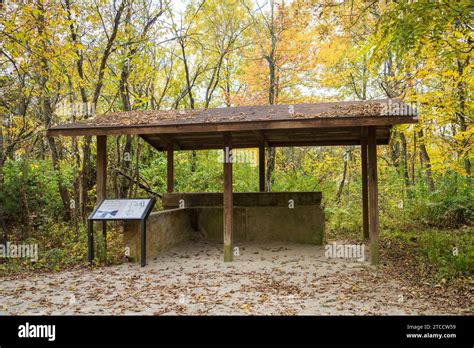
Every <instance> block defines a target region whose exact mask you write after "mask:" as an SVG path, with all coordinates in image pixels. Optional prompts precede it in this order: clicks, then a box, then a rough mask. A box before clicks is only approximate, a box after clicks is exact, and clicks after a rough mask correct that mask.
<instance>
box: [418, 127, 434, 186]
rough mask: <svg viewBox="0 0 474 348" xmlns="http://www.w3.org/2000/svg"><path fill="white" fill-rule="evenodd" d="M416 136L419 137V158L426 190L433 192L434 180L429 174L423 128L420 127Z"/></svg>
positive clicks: (429, 165)
mask: <svg viewBox="0 0 474 348" xmlns="http://www.w3.org/2000/svg"><path fill="white" fill-rule="evenodd" d="M418 138H419V139H420V143H419V148H420V160H421V162H422V163H421V166H422V167H424V171H425V180H426V185H427V186H428V190H429V191H430V192H434V190H435V185H434V181H433V176H432V174H431V158H430V156H429V154H428V151H427V150H426V146H425V142H424V135H423V130H421V129H420V130H419V131H418Z"/></svg>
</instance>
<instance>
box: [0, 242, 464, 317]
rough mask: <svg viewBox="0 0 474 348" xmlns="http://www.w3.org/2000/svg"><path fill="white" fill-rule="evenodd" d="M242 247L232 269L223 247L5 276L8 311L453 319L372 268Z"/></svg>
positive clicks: (308, 248) (262, 246) (289, 249)
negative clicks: (141, 260)
mask: <svg viewBox="0 0 474 348" xmlns="http://www.w3.org/2000/svg"><path fill="white" fill-rule="evenodd" d="M238 246H239V248H240V256H237V257H235V260H234V262H232V263H224V262H223V261H222V246H221V244H217V243H210V242H189V243H188V244H185V245H182V246H180V247H177V248H174V249H173V250H170V251H168V252H166V253H164V254H162V255H161V256H160V257H158V258H156V259H154V260H149V263H148V265H147V267H146V268H140V266H139V265H138V264H133V263H127V264H123V265H118V266H110V267H100V268H96V269H93V270H91V269H88V268H83V269H78V270H72V271H62V272H57V273H41V274H35V275H31V274H30V275H27V276H20V277H6V278H2V279H0V282H1V284H0V298H1V301H0V314H6V315H21V314H33V315H34V314H42V315H44V314H47V315H49V314H99V315H101V314H103V315H105V314H112V315H118V314H144V315H177V314H178V315H179V314H193V315H203V314H205V315H218V314H223V315H235V314H254V315H365V314H395V315H397V314H450V313H449V312H445V311H446V309H439V308H437V305H436V299H431V300H430V299H419V298H416V296H413V295H412V293H411V291H410V289H409V288H407V287H406V286H404V285H403V284H402V283H401V282H400V281H396V280H389V281H387V277H384V276H383V274H381V272H383V271H382V270H377V269H375V268H373V267H372V266H370V265H369V264H368V263H367V262H357V261H352V260H343V259H327V258H326V257H325V255H324V248H323V247H321V246H313V245H301V244H289V243H268V242H265V243H239V245H238ZM428 297H429V296H428ZM458 312H459V311H458ZM451 313H456V310H455V309H453V312H451Z"/></svg>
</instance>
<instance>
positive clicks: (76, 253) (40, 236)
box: [0, 221, 125, 276]
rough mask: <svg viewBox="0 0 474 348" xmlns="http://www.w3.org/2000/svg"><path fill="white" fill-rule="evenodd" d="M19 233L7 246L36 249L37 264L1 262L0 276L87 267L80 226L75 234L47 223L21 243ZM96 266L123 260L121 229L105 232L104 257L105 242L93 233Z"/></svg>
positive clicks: (25, 260)
mask: <svg viewBox="0 0 474 348" xmlns="http://www.w3.org/2000/svg"><path fill="white" fill-rule="evenodd" d="M17 235H18V233H13V234H11V236H10V239H9V241H8V242H9V244H10V245H13V246H16V245H20V244H21V245H37V250H38V255H37V260H32V259H31V258H16V257H15V258H14V257H9V258H2V259H0V260H1V263H0V276H4V275H9V274H13V273H18V272H20V271H29V270H50V271H59V270H62V269H66V268H70V267H73V266H84V265H88V262H87V229H86V228H85V227H84V226H80V227H79V228H78V229H77V230H76V229H75V228H73V227H71V226H69V225H66V224H60V223H57V222H52V221H49V222H48V223H47V224H46V225H44V226H40V227H38V229H37V230H36V231H35V233H34V236H35V237H34V238H26V239H24V240H22V241H20V240H19V238H18V239H17V238H15V236H17ZM94 240H95V255H96V257H95V259H94V263H95V265H99V264H103V263H106V264H108V265H112V264H119V263H122V262H123V261H124V260H125V257H124V248H123V244H122V240H123V238H122V233H121V229H120V228H117V227H115V226H110V227H109V228H108V230H107V242H106V244H107V253H106V255H107V256H106V258H105V257H104V241H103V238H102V234H101V233H98V232H97V231H95V238H94Z"/></svg>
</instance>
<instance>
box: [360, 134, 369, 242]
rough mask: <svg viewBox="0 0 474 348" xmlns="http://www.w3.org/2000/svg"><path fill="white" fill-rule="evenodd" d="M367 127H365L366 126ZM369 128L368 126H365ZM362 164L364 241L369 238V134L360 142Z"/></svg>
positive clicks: (363, 136) (364, 135)
mask: <svg viewBox="0 0 474 348" xmlns="http://www.w3.org/2000/svg"><path fill="white" fill-rule="evenodd" d="M364 128H365V127H364ZM365 130H367V128H365ZM360 158H361V164H362V223H363V232H364V234H363V236H364V241H368V240H369V189H368V187H367V134H363V135H362V137H361V144H360Z"/></svg>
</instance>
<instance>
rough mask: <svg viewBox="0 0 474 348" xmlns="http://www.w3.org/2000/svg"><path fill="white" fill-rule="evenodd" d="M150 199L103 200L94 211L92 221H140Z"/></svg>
mask: <svg viewBox="0 0 474 348" xmlns="http://www.w3.org/2000/svg"><path fill="white" fill-rule="evenodd" d="M151 201H152V200H151V199H104V200H103V201H102V203H100V205H99V206H98V207H97V209H96V210H95V211H94V215H93V216H92V219H93V220H128V219H137V220H138V219H141V218H142V217H143V216H144V214H145V213H146V211H147V210H148V209H147V208H148V207H149V206H150V204H151Z"/></svg>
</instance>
